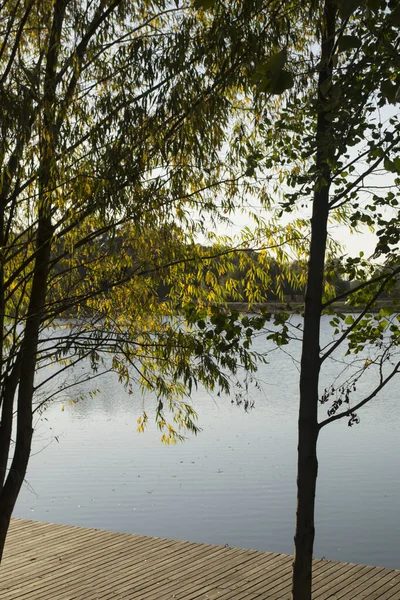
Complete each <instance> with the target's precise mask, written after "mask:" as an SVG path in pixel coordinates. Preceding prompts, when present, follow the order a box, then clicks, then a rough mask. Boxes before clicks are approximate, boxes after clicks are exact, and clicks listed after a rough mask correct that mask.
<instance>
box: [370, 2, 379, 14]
mask: <svg viewBox="0 0 400 600" xmlns="http://www.w3.org/2000/svg"><path fill="white" fill-rule="evenodd" d="M367 5H368V8H369V9H370V10H372V12H373V13H375V14H376V13H377V12H379V9H380V8H381V6H382V2H381V0H368V2H367Z"/></svg>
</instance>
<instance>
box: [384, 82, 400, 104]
mask: <svg viewBox="0 0 400 600" xmlns="http://www.w3.org/2000/svg"><path fill="white" fill-rule="evenodd" d="M396 91H397V87H396V85H395V84H394V83H393V82H392V81H391V80H390V79H386V80H385V81H382V83H381V94H382V96H383V97H384V98H386V99H387V101H388V102H390V103H392V104H394V102H395V101H396Z"/></svg>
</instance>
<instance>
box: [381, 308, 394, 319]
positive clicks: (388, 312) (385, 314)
mask: <svg viewBox="0 0 400 600" xmlns="http://www.w3.org/2000/svg"><path fill="white" fill-rule="evenodd" d="M392 314H393V308H391V307H390V306H385V307H384V308H381V310H380V311H379V317H390V315H392Z"/></svg>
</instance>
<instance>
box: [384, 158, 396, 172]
mask: <svg viewBox="0 0 400 600" xmlns="http://www.w3.org/2000/svg"><path fill="white" fill-rule="evenodd" d="M383 167H384V169H386V171H390V172H391V173H393V172H394V171H395V170H396V168H395V165H394V162H393V161H392V160H390V158H385V160H384V161H383Z"/></svg>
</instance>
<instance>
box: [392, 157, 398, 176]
mask: <svg viewBox="0 0 400 600" xmlns="http://www.w3.org/2000/svg"><path fill="white" fill-rule="evenodd" d="M393 164H394V168H395V169H396V171H397V172H398V173H400V156H396V158H395V159H394V160H393Z"/></svg>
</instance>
